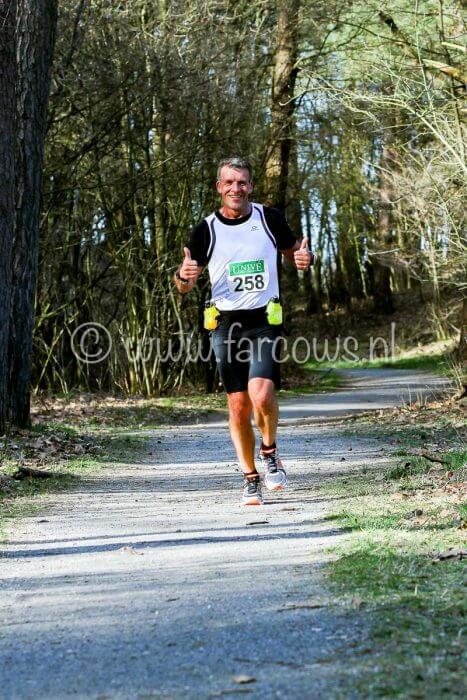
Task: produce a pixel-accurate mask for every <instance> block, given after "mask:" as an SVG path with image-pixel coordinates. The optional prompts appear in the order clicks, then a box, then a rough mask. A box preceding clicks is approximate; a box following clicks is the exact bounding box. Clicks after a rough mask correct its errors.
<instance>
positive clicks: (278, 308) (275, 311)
mask: <svg viewBox="0 0 467 700" xmlns="http://www.w3.org/2000/svg"><path fill="white" fill-rule="evenodd" d="M266 315H267V317H268V323H269V325H270V326H280V325H281V323H282V305H281V303H280V301H279V298H278V297H273V298H272V299H269V301H268V304H267V306H266Z"/></svg>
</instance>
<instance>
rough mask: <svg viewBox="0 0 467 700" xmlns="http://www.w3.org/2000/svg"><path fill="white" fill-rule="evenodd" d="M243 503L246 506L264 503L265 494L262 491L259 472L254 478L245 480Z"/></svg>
mask: <svg viewBox="0 0 467 700" xmlns="http://www.w3.org/2000/svg"><path fill="white" fill-rule="evenodd" d="M242 504H243V505H244V506H261V505H263V495H262V493H261V482H260V476H259V474H258V475H257V476H255V477H254V478H250V479H245V480H244V482H243V497H242Z"/></svg>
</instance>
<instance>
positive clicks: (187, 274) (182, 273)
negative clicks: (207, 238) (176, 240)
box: [173, 248, 203, 294]
mask: <svg viewBox="0 0 467 700" xmlns="http://www.w3.org/2000/svg"><path fill="white" fill-rule="evenodd" d="M183 252H184V254H185V257H184V258H183V262H182V264H181V265H180V267H179V268H178V270H177V272H176V273H175V274H174V276H173V281H174V284H175V286H176V287H177V289H178V291H179V292H180V294H186V293H187V292H191V290H192V289H193V287H194V286H195V284H196V282H197V280H198V277H199V276H200V274H201V273H202V271H203V268H202V267H199V265H198V263H197V262H196V260H192V258H191V253H190V251H189V249H188V248H184V249H183Z"/></svg>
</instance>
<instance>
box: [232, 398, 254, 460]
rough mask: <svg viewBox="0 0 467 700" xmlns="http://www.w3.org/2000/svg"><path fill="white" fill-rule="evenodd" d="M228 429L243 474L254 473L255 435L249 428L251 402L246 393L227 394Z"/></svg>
mask: <svg viewBox="0 0 467 700" xmlns="http://www.w3.org/2000/svg"><path fill="white" fill-rule="evenodd" d="M227 402H228V406H229V428H230V435H231V438H232V442H233V444H234V447H235V451H236V452H237V457H238V461H239V462H240V467H241V469H242V471H243V472H255V471H256V468H255V435H254V432H253V428H252V427H251V409H252V406H251V401H250V397H249V396H248V391H235V392H233V393H231V394H227Z"/></svg>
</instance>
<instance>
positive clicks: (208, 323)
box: [204, 301, 220, 331]
mask: <svg viewBox="0 0 467 700" xmlns="http://www.w3.org/2000/svg"><path fill="white" fill-rule="evenodd" d="M219 314H220V312H219V309H217V308H216V305H215V304H214V303H212V302H210V301H208V302H206V308H205V309H204V327H205V329H206V330H207V331H215V330H216V328H217V325H218V321H217V319H218V317H219Z"/></svg>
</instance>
